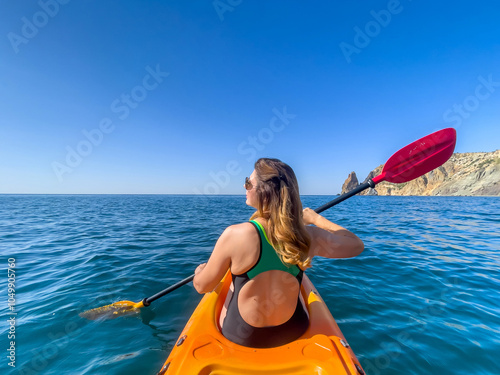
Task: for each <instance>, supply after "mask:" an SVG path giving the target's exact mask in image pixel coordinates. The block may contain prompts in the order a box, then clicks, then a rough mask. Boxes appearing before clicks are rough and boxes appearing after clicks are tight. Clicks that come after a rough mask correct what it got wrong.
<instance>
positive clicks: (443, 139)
mask: <svg viewBox="0 0 500 375" xmlns="http://www.w3.org/2000/svg"><path fill="white" fill-rule="evenodd" d="M456 137H457V134H456V131H455V129H453V128H447V129H443V130H439V131H437V132H435V133H432V134H429V135H427V136H425V137H423V138H420V139H419V140H417V141H415V142H413V143H410V144H409V145H408V146H406V147H403V148H402V149H401V150H399V151H397V152H396V153H395V154H394V155H392V156H391V157H390V158H389V160H387V162H386V163H385V165H384V168H383V169H382V172H381V173H380V174H379V175H378V176H376V177H374V178H373V179H370V180H368V181H367V182H365V183H363V184H361V185H359V186H358V187H356V188H355V189H353V190H351V191H349V192H347V193H345V194H343V195H341V196H340V197H338V198H336V199H334V200H332V201H330V202H328V203H326V204H324V205H323V206H321V207H319V208H317V209H316V210H315V211H316V212H317V213H320V212H323V211H325V210H326V209H328V208H330V207H333V206H335V205H336V204H339V203H340V202H342V201H344V200H346V199H347V198H349V197H352V196H353V195H356V194H358V193H360V192H362V191H363V190H366V189H368V188H369V187H371V188H373V187H375V185H377V184H378V183H380V182H382V181H387V182H392V183H403V182H408V181H411V180H414V179H415V178H417V177H420V176H422V175H424V174H426V173H427V172H430V171H432V170H433V169H435V168H437V167H439V166H441V165H443V164H444V163H445V162H446V161H447V160H448V159H449V158H450V157H451V155H452V154H453V150H454V149H455V142H456ZM193 278H194V275H191V276H189V277H187V278H185V279H184V280H182V281H179V282H178V283H177V284H174V285H172V286H170V287H168V288H167V289H165V290H162V291H161V292H159V293H157V294H155V295H153V296H151V297H148V298H144V299H143V300H142V301H141V302H137V303H134V302H131V301H120V302H115V303H113V304H111V305H107V306H103V307H98V308H96V309H92V310H88V311H85V312H83V313H81V314H80V316H81V317H83V318H87V319H91V320H94V319H97V318H102V317H104V318H108V319H113V318H117V317H118V316H122V315H129V314H135V313H136V312H137V311H138V310H139V309H140V308H142V307H144V306H149V305H150V304H151V302H153V301H155V300H157V299H158V298H160V297H163V296H164V295H166V294H168V293H170V292H172V291H174V290H176V289H177V288H180V287H181V286H183V285H185V284H187V283H189V282H191V281H192V280H193Z"/></svg>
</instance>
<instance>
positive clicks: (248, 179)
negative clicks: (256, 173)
mask: <svg viewBox="0 0 500 375" xmlns="http://www.w3.org/2000/svg"><path fill="white" fill-rule="evenodd" d="M245 189H247V190H252V189H253V184H252V183H251V182H250V177H245Z"/></svg>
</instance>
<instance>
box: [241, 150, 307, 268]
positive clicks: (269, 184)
mask: <svg viewBox="0 0 500 375" xmlns="http://www.w3.org/2000/svg"><path fill="white" fill-rule="evenodd" d="M255 173H256V178H257V181H258V183H257V187H256V193H257V211H256V212H255V213H254V214H253V215H252V217H251V218H250V219H251V220H253V219H255V218H258V217H262V218H264V219H266V220H267V222H268V228H267V229H268V233H267V235H268V238H269V242H270V243H271V245H272V246H273V247H274V249H275V250H276V252H277V253H278V255H279V257H280V259H281V261H282V262H284V263H288V264H296V265H298V266H299V267H300V268H302V269H305V268H307V267H310V266H311V258H310V257H309V247H310V245H311V238H310V236H309V233H307V230H306V228H305V226H304V222H303V220H302V202H301V201H300V195H299V184H298V182H297V178H296V176H295V173H294V172H293V170H292V168H290V166H288V165H287V164H285V163H283V162H282V161H280V160H278V159H270V158H261V159H259V160H257V161H256V162H255Z"/></svg>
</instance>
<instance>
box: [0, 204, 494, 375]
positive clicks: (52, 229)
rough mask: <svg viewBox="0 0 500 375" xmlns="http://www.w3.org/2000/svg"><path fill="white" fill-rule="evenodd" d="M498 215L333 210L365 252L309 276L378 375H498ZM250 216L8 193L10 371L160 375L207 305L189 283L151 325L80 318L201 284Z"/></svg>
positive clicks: (0, 209) (451, 210)
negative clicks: (207, 265)
mask: <svg viewBox="0 0 500 375" xmlns="http://www.w3.org/2000/svg"><path fill="white" fill-rule="evenodd" d="M333 198H334V197H325V196H305V197H303V202H304V204H305V205H306V206H309V207H312V208H315V207H318V206H320V205H322V204H324V203H326V202H327V201H329V200H330V199H333ZM499 212H500V199H499V198H488V197H484V198H483V197H353V198H351V199H349V200H348V201H345V202H343V203H341V204H340V205H338V206H336V207H333V208H331V209H330V210H328V211H325V212H324V215H325V216H326V217H328V218H330V219H332V220H333V221H335V222H337V223H339V224H341V225H343V226H345V227H347V228H349V229H351V230H352V231H354V232H355V233H356V234H358V235H359V236H360V237H361V238H362V239H363V240H364V242H365V251H364V252H363V253H362V254H361V255H360V256H359V257H357V258H354V259H345V260H328V259H318V260H315V262H314V268H313V269H312V270H309V271H308V275H309V277H310V278H311V280H312V281H313V283H314V284H315V286H316V287H317V288H318V290H319V292H320V293H321V295H322V297H323V298H324V299H325V301H326V302H327V304H328V306H329V307H330V310H331V312H332V314H333V316H334V317H335V318H336V319H337V322H338V323H339V326H340V328H341V329H342V331H343V333H344V335H345V336H346V338H347V339H348V341H349V343H350V344H351V346H352V348H353V349H354V351H355V352H356V354H357V356H358V358H359V359H360V361H361V363H362V365H363V366H364V368H365V370H366V371H367V373H368V374H371V375H376V374H401V373H405V374H455V375H456V374H475V375H480V374H500V364H499V363H498V360H497V357H498V353H500V317H499V316H500V271H499V266H500V251H499V250H500V237H499V233H500V216H499ZM251 213H252V209H250V208H248V207H246V206H245V198H244V197H243V196H218V197H203V196H199V197H196V196H168V195H166V196H137V195H130V196H123V195H100V196H84V195H82V196H76V195H75V196H43V195H34V196H29V195H27V196H22V195H19V196H14V195H0V254H1V262H2V265H1V268H2V269H3V271H2V272H1V275H2V276H1V281H0V287H1V288H0V295H1V296H2V298H1V301H2V304H1V305H2V307H1V310H0V311H2V319H1V326H0V328H1V332H0V337H1V340H0V342H1V343H2V347H1V349H2V352H3V353H4V355H2V356H1V358H0V373H1V374H11V373H12V374H18V373H19V374H134V373H136V372H140V373H142V374H155V372H156V371H157V370H158V369H159V368H160V367H161V365H162V363H163V362H164V360H165V359H166V357H167V355H168V353H169V351H170V349H171V348H172V346H173V344H174V343H175V341H176V338H177V337H178V335H179V333H180V331H181V330H182V328H183V327H184V324H185V323H186V320H187V319H188V317H189V316H190V314H191V312H192V311H193V309H194V308H195V306H196V305H197V303H198V302H199V300H200V296H199V295H198V294H197V293H196V292H195V291H194V290H193V288H192V286H191V285H188V286H184V287H182V288H181V289H179V290H177V291H175V292H173V293H171V294H169V295H167V296H165V297H163V298H162V299H160V300H158V301H156V302H154V303H153V304H152V305H151V306H150V307H149V308H144V309H142V310H141V314H140V315H139V316H132V317H122V318H119V319H115V320H107V321H88V320H85V319H82V318H80V317H79V316H78V314H79V313H80V312H82V311H85V310H87V309H90V308H94V307H98V306H102V305H106V304H109V303H113V302H116V301H120V300H132V301H135V302H137V301H140V300H141V299H142V298H144V297H147V296H150V295H152V294H154V293H156V292H157V291H159V290H161V289H164V288H166V287H167V286H169V285H171V284H173V283H175V282H177V281H178V280H180V279H182V278H184V277H186V276H189V275H190V274H191V273H192V272H193V271H194V269H195V267H196V266H197V265H198V264H199V263H201V262H204V261H206V259H207V258H208V256H209V255H210V252H211V249H212V247H213V245H214V243H215V241H216V239H217V237H218V236H219V235H220V234H221V233H222V231H223V229H224V228H225V227H226V226H228V225H231V224H233V223H237V222H241V221H246V220H247V219H248V218H249V216H250V215H251ZM9 258H14V259H15V268H13V269H14V271H15V312H16V313H17V315H15V317H16V325H15V327H14V329H15V332H14V333H15V365H16V368H15V370H13V369H12V368H11V367H9V365H8V363H9V362H10V360H9V359H8V358H7V357H6V355H5V353H8V350H9V348H10V347H9V345H10V344H9V341H10V340H9V339H8V334H9V332H11V333H12V332H13V331H10V329H11V328H10V327H9V324H8V323H7V319H8V318H10V317H12V316H13V315H9V314H8V313H9V312H10V310H8V294H7V293H8V291H7V282H8V273H7V268H8V267H9V263H8V259H9ZM11 269H12V268H11ZM7 355H8V354H7Z"/></svg>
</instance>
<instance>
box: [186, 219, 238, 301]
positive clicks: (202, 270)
mask: <svg viewBox="0 0 500 375" xmlns="http://www.w3.org/2000/svg"><path fill="white" fill-rule="evenodd" d="M233 239H234V235H233V228H232V227H228V228H226V230H224V232H223V233H222V234H221V235H220V237H219V239H218V240H217V243H216V244H215V247H214V250H213V252H212V255H211V256H210V259H209V260H208V262H207V263H203V264H200V265H199V266H198V267H197V268H196V270H195V272H194V273H195V276H194V280H193V285H194V288H195V289H196V291H197V292H198V293H200V294H203V293H208V292H211V291H212V290H214V288H215V287H216V286H217V284H219V282H220V281H221V280H222V278H223V277H224V275H225V274H226V272H227V271H228V270H229V267H230V266H231V251H232V249H233V248H234V244H233V242H234V241H233Z"/></svg>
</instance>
